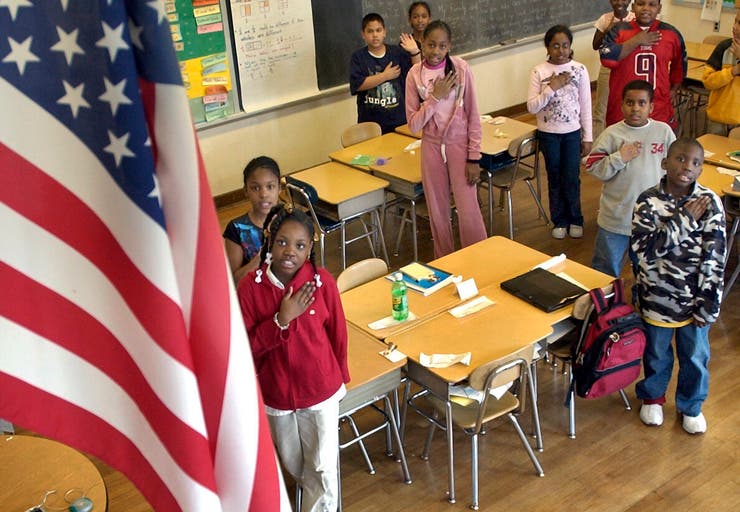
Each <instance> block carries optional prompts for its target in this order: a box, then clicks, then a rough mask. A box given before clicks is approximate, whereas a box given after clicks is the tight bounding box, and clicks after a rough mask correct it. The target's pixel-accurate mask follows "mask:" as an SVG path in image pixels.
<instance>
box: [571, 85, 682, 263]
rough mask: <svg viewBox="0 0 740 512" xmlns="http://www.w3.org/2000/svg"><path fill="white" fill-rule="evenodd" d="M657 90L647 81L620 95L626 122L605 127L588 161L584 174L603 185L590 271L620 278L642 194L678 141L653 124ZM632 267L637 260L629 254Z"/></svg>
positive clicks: (628, 87)
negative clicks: (637, 204)
mask: <svg viewBox="0 0 740 512" xmlns="http://www.w3.org/2000/svg"><path fill="white" fill-rule="evenodd" d="M652 111H653V87H652V85H650V83H649V82H646V81H644V80H633V81H632V82H629V83H628V84H627V85H626V86H625V87H624V90H623V91H622V113H623V114H624V120H622V121H620V122H618V123H616V124H613V125H611V126H609V127H607V128H606V129H605V130H604V131H603V132H602V133H601V135H600V136H599V138H598V139H597V140H596V141H595V142H594V144H593V148H592V149H591V153H589V155H588V156H587V157H586V159H585V160H586V172H588V173H589V174H590V175H591V176H594V177H595V178H597V179H599V180H601V181H602V182H603V183H604V185H603V187H602V190H601V198H600V200H599V215H598V217H597V219H596V222H597V224H598V225H599V229H598V231H597V233H596V240H595V241H594V255H593V258H592V259H591V266H592V267H593V268H595V269H596V270H599V271H601V272H604V273H606V274H609V275H612V276H614V277H619V275H620V274H621V273H622V267H623V266H624V255H625V253H626V252H627V250H628V248H629V243H630V234H631V232H632V210H633V209H634V207H635V201H637V196H638V195H640V193H641V192H642V191H643V190H645V189H648V188H650V187H653V186H655V185H657V184H658V182H659V181H660V178H661V177H662V176H663V169H662V168H661V162H662V160H663V158H665V157H666V156H667V155H668V147H669V146H670V145H671V143H672V142H673V141H674V140H676V136H675V135H674V133H673V130H672V129H671V127H670V126H668V125H667V124H666V123H663V122H660V121H655V120H653V119H650V117H649V116H650V113H651V112H652ZM630 259H631V260H632V262H633V264H634V256H633V255H632V253H631V251H630Z"/></svg>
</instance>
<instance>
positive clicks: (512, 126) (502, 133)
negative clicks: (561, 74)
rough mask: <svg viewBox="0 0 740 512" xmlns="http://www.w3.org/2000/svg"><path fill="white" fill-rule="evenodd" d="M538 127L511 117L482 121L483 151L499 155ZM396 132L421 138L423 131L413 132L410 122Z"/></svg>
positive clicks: (487, 153)
mask: <svg viewBox="0 0 740 512" xmlns="http://www.w3.org/2000/svg"><path fill="white" fill-rule="evenodd" d="M493 121H497V122H498V121H503V123H500V124H494V123H493ZM536 129H537V127H536V126H534V125H531V124H529V123H523V122H521V121H517V120H516V119H511V118H509V117H503V116H499V117H495V118H493V119H492V120H491V121H481V130H482V132H483V133H482V139H481V153H485V154H486V155H497V154H499V153H503V152H504V151H506V150H507V149H509V143H510V142H511V141H512V140H514V139H516V138H517V137H521V136H522V135H526V134H527V133H529V132H534V130H536ZM396 132H397V133H400V134H402V135H406V136H408V137H415V138H417V139H420V138H421V132H412V131H411V130H410V129H409V125H408V124H404V125H401V126H399V127H398V128H396Z"/></svg>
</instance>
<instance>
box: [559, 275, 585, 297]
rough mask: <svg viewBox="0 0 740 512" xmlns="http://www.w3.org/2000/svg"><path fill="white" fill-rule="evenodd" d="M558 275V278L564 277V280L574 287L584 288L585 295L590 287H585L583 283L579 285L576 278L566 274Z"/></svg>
mask: <svg viewBox="0 0 740 512" xmlns="http://www.w3.org/2000/svg"><path fill="white" fill-rule="evenodd" d="M556 275H557V276H558V277H562V278H563V279H565V280H566V281H568V282H569V283H572V284H574V285H576V286H578V287H580V288H583V290H584V292H583V293H587V291H588V287H586V285H584V284H583V283H579V282H578V281H576V280H575V279H574V278H572V277H571V276H569V275H568V274H566V273H565V272H558V273H557V274H556Z"/></svg>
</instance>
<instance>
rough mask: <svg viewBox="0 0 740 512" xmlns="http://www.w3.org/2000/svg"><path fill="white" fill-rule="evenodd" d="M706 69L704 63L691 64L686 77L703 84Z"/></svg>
mask: <svg viewBox="0 0 740 512" xmlns="http://www.w3.org/2000/svg"><path fill="white" fill-rule="evenodd" d="M704 69H705V66H704V64H698V65H695V66H691V65H689V68H688V70H687V71H686V78H687V79H688V80H693V81H694V82H699V83H701V84H702V85H703V81H702V78H704Z"/></svg>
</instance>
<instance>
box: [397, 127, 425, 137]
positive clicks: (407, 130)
mask: <svg viewBox="0 0 740 512" xmlns="http://www.w3.org/2000/svg"><path fill="white" fill-rule="evenodd" d="M395 132H396V133H400V134H401V135H406V136H407V137H413V138H415V139H421V132H412V131H411V129H410V128H409V125H408V124H402V125H401V126H399V127H398V128H396V129H395Z"/></svg>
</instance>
